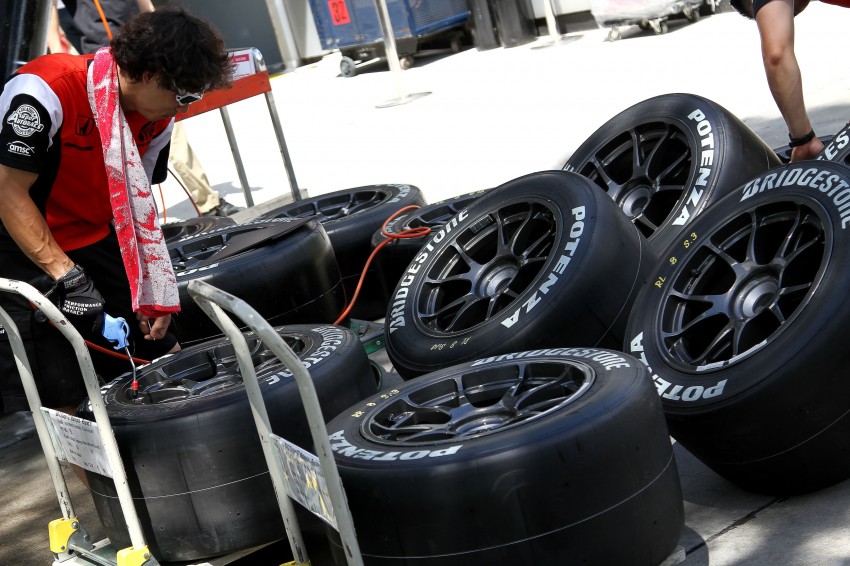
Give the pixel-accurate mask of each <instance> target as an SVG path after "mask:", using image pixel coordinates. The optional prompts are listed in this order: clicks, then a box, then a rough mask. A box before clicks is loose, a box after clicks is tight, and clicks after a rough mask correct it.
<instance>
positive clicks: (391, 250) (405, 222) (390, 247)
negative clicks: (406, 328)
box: [372, 190, 487, 287]
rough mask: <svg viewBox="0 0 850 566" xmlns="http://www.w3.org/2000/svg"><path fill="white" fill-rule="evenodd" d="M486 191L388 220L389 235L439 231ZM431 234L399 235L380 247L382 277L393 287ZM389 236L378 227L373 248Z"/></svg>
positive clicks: (431, 205)
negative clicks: (424, 230)
mask: <svg viewBox="0 0 850 566" xmlns="http://www.w3.org/2000/svg"><path fill="white" fill-rule="evenodd" d="M486 192H487V190H483V191H475V192H473V193H467V194H464V195H460V196H457V197H453V198H450V199H446V200H441V201H439V202H435V203H433V204H429V205H427V206H423V207H421V208H419V209H416V210H411V211H410V212H406V213H404V214H402V215H401V216H397V217H395V218H394V219H393V220H392V222H389V223H388V224H387V227H386V231H387V233H388V234H399V233H401V232H404V231H405V230H412V229H416V228H430V229H431V231H432V232H436V231H437V230H440V229H441V228H443V227H444V226H445V225H446V224H447V223H448V222H449V221H450V220H451V219H452V218H453V217H454V216H455V215H456V214H457V213H458V212H460V211H461V210H463V209H464V208H466V206H468V205H469V204H470V203H472V202H473V201H475V199H477V198H478V197H480V196H481V195H483V194H484V193H486ZM429 237H430V235H427V236H421V237H419V238H399V239H396V240H393V241H391V242H390V243H389V244H387V245H386V246H384V247H383V248H381V251H380V252H378V255H377V256H375V260H374V261H375V265H376V267H377V269H378V272H379V273H380V277H381V279H382V280H384V281H385V282H387V283H388V284H389V285H390V286H391V287H395V285H396V284H397V283H398V280H399V279H401V276H402V274H403V273H404V270H405V269H407V266H408V265H409V264H410V262H411V261H413V260H414V259H415V258H416V254H417V253H418V252H419V250H420V249H422V246H423V245H425V242H426V241H428V238H429ZM386 239H387V237H386V236H384V234H383V232H382V231H381V229H380V228H379V229H378V230H376V231H375V233H374V234H373V235H372V249H373V250H374V249H375V248H376V247H378V245H380V243H381V242H383V241H384V240H386Z"/></svg>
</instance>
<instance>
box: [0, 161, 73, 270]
mask: <svg viewBox="0 0 850 566" xmlns="http://www.w3.org/2000/svg"><path fill="white" fill-rule="evenodd" d="M36 178H38V175H37V174H36V173H30V172H28V171H22V170H20V169H13V168H11V167H6V166H5V165H0V221H2V222H3V226H5V227H6V230H7V231H8V232H9V234H10V235H11V236H12V239H14V240H15V243H17V244H18V247H20V248H21V250H22V251H23V252H24V253H25V254H26V256H27V257H28V258H30V259H31V260H32V261H33V263H35V264H36V265H38V266H39V267H40V268H41V269H42V270H43V271H44V272H45V273H47V274H48V275H50V276H51V277H52V278H53V279H59V278H60V277H62V276H63V275H64V274H65V273H67V272H68V271H69V270H70V269H71V268H72V267H74V262H73V261H71V258H69V257H68V256H67V255H65V252H63V251H62V249H61V248H60V247H59V244H57V243H56V240H54V239H53V235H52V234H51V233H50V229H49V228H48V226H47V222H46V221H45V220H44V217H43V216H42V215H41V213H40V212H39V211H38V207H36V205H35V203H34V202H33V201H32V199H31V198H30V195H29V189H30V187H31V186H32V185H33V183H35V180H36Z"/></svg>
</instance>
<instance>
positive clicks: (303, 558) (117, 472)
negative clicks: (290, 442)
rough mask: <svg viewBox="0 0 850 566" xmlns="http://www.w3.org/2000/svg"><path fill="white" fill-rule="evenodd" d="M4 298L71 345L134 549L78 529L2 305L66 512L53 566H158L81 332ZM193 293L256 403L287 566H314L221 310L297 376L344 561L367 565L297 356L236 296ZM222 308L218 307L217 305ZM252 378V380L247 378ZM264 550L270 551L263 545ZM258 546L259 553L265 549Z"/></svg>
mask: <svg viewBox="0 0 850 566" xmlns="http://www.w3.org/2000/svg"><path fill="white" fill-rule="evenodd" d="M0 291H2V292H7V293H17V294H19V295H22V296H23V297H24V298H26V299H27V300H28V301H29V302H30V303H32V304H33V305H35V307H37V308H38V309H39V310H40V311H41V312H42V313H44V314H45V316H46V317H47V318H48V320H50V321H51V322H52V323H53V325H54V326H55V327H56V328H57V329H58V330H59V332H61V333H62V335H63V336H64V337H65V338H66V339H67V340H68V341H69V342H70V343H71V345H72V347H73V348H74V352H75V354H76V356H77V360H78V362H79V364H80V369H81V371H82V376H83V380H84V383H85V387H86V393H87V394H88V397H89V400H90V401H91V406H92V412H93V413H94V417H95V423H96V425H95V427H96V433H97V434H98V435H99V437H100V441H101V443H102V446H103V453H104V456H105V459H106V461H107V462H108V464H109V467H110V468H111V471H112V476H113V481H114V483H115V488H116V491H117V494H118V501H119V504H120V506H121V510H122V513H123V514H124V519H125V521H126V524H127V527H128V531H129V535H130V541H131V545H132V546H130V547H129V548H124V549H115V548H113V547H112V546H111V544H110V543H109V541H108V540H107V539H104V540H102V541H99V542H97V543H92V542H91V537H90V536H89V534H88V532H87V531H86V529H85V527H84V526H83V525H82V524H81V522H80V521H79V519H78V518H77V516H76V513H75V512H74V508H73V505H72V503H71V499H70V495H69V492H68V488H67V485H66V482H65V477H64V475H63V473H62V469H61V467H60V465H59V462H60V461H62V460H65V458H64V457H63V456H64V454H62V453H61V451H60V450H58V449H57V446H58V445H57V444H55V431H53V426H52V424H51V423H50V421H49V420H48V419H47V418H45V415H44V413H43V412H42V409H43V408H42V406H41V398H40V395H39V393H38V389H37V388H36V385H35V380H34V378H33V374H32V369H31V366H30V363H29V360H28V358H27V355H26V351H25V349H24V344H23V340H22V339H21V335H20V331H19V330H18V328H17V325H16V324H15V322H14V321H13V320H12V318H11V316H10V315H9V314H8V313H7V312H6V310H5V309H3V307H2V306H0V326H3V327H4V329H5V330H6V333H7V334H8V336H9V342H10V345H11V348H12V353H13V355H14V357H15V363H16V365H17V367H18V371H19V373H20V375H21V381H22V383H23V387H24V393H25V394H26V397H27V402H28V404H29V407H30V410H31V411H32V416H33V422H34V424H35V428H36V433H37V436H38V439H39V442H40V444H41V448H42V451H43V452H44V455H45V457H46V459H47V467H48V471H49V473H50V477H51V480H52V482H53V486H54V489H55V491H56V496H57V499H58V500H59V507H60V510H61V513H62V518H61V519H55V520H53V521H50V522H49V524H48V532H49V546H50V551H51V552H52V553H53V555H54V558H55V560H54V562H53V565H54V566H70V565H81V566H83V565H86V566H90V565H93V564H97V565H103V566H159V564H160V563H159V562H158V561H157V559H156V558H155V557H154V556H153V555H152V554H151V553H150V551H149V549H148V547H147V544H146V542H145V539H144V534H143V532H142V527H141V523H140V521H139V516H138V514H137V512H136V508H135V506H134V504H133V499H132V495H131V493H130V489H129V484H128V482H127V474H126V471H125V468H124V464H123V461H122V460H121V456H120V453H119V450H118V445H117V443H116V441H115V435H114V432H113V430H112V426H111V424H110V422H109V417H108V415H107V412H106V407H105V405H104V404H103V400H102V398H101V394H100V385H99V383H98V378H97V376H96V374H95V370H94V366H93V364H92V361H91V356H90V354H89V352H88V349H87V348H86V345H85V341H84V340H83V338H82V336H80V334H79V332H77V330H76V329H75V328H74V327H73V326H72V325H71V324H70V323H69V322H68V319H67V318H65V316H64V315H63V314H62V312H61V311H60V310H59V309H58V307H56V305H54V304H53V303H52V302H51V301H50V300H49V299H47V298H46V297H45V296H44V295H42V294H41V293H40V292H39V291H38V290H36V289H35V288H34V287H32V286H31V285H29V284H27V283H24V282H22V281H15V280H11V279H4V278H0ZM189 291H190V294H191V295H192V296H193V298H194V299H195V301H197V302H198V303H199V304H200V305H201V307H202V308H203V309H204V311H205V312H206V313H207V314H208V315H209V316H210V317H211V318H212V319H213V321H214V322H215V323H216V324H217V325H218V326H219V328H221V329H222V331H223V332H224V334H225V335H226V336H227V337H228V338H230V340H231V342H232V344H233V347H234V349H235V351H236V354H237V359H238V361H239V365H240V368H241V369H242V372H243V380H244V382H245V389H246V391H247V393H248V399H249V402H250V404H251V408H252V412H253V414H254V420H255V423H256V424H257V429H258V433H259V435H260V440H261V443H262V446H263V452H264V455H265V457H266V462H267V464H268V466H269V471H270V475H271V477H272V480H273V485H274V488H275V494H276V497H277V499H278V504H279V506H280V509H281V514H282V516H283V519H284V525H285V527H286V533H287V536H288V538H289V543H290V547H291V549H292V556H293V557H294V558H295V560H294V561H292V562H290V563H287V564H286V565H285V566H302V565H303V566H309V564H310V562H309V559H308V558H307V553H306V550H305V548H304V542H303V537H302V535H301V530H300V527H299V525H298V521H297V519H296V517H295V510H294V507H293V505H292V501H291V499H290V498H289V497H288V496H287V495H286V492H285V490H284V488H283V479H282V475H283V472H282V469H283V468H282V465H281V462H280V460H279V459H278V458H279V456H275V453H274V452H273V451H272V446H271V443H272V442H279V441H281V439H280V437H276V436H275V435H274V434H272V433H271V431H270V426H269V420H268V415H267V413H266V409H265V404H264V403H263V400H262V394H261V393H260V388H259V384H258V382H257V377H256V372H255V371H254V366H253V363H252V362H251V357H250V354H249V353H248V347H247V343H246V341H245V338H244V337H243V335H242V333H241V332H240V331H239V329H238V328H237V327H236V325H235V324H234V323H233V322H232V321H231V320H230V319H229V318H228V317H227V316H225V315H224V314H223V311H222V310H221V306H223V307H225V308H227V309H228V310H230V311H231V312H232V313H234V314H236V315H237V316H239V317H240V318H241V319H242V320H243V321H244V322H245V323H246V324H247V325H248V326H249V327H251V328H252V329H253V330H254V331H255V332H256V333H257V335H258V336H259V337H260V338H261V339H262V340H263V341H264V343H265V344H266V345H267V346H268V347H269V349H270V350H271V351H272V352H274V353H275V354H276V355H277V356H278V358H279V359H280V360H281V361H282V362H283V363H284V365H285V366H286V368H287V369H288V370H289V371H290V372H291V373H292V374H293V376H294V378H295V380H296V383H297V385H298V389H299V392H300V393H301V396H302V400H303V402H304V404H305V412H306V414H307V419H308V421H309V424H310V430H311V432H312V434H313V440H314V443H315V445H316V446H317V447H318V450H319V461H320V466H321V471H322V473H323V474H324V477H325V478H326V480H327V484H328V491H329V497H330V500H331V504H332V506H333V510H334V512H335V515H336V521H337V524H338V525H339V531H340V536H341V539H342V541H343V548H344V549H345V554H346V559H347V561H348V564H349V566H362V564H363V559H362V556H361V554H360V549H359V546H358V544H357V540H356V538H355V536H354V527H353V521H352V519H351V512H350V510H349V508H348V503H347V501H346V499H345V493H344V491H343V488H342V483H341V481H340V479H339V473H338V471H337V468H336V463H335V461H334V460H333V455H332V452H331V448H330V443H329V442H328V439H327V437H328V434H327V428H326V427H325V425H324V419H323V417H322V413H321V408H320V407H319V402H318V398H317V396H316V391H315V387H314V386H313V382H312V380H311V379H310V376H309V374H308V372H307V370H306V369H305V368H304V366H303V365H302V364H301V363H300V361H299V360H298V358H297V356H296V355H295V354H294V353H293V352H292V350H291V349H290V348H289V347H288V346H287V345H286V344H285V343H284V342H283V340H282V339H281V338H280V336H279V335H278V334H277V333H276V332H275V331H274V330H273V329H272V327H271V325H269V323H268V322H267V321H266V320H265V319H263V318H262V317H261V316H260V315H259V314H258V313H257V312H256V311H255V310H254V309H252V308H251V307H250V306H249V305H248V304H247V303H245V302H244V301H242V300H241V299H238V298H236V297H234V296H232V295H229V294H227V293H225V292H223V291H221V290H219V289H217V288H215V287H213V286H211V285H209V284H206V283H203V282H201V281H195V282H192V283H191V284H190V285H189ZM219 305H221V306H219ZM246 378H247V379H246ZM65 461H67V460H65ZM262 546H265V545H262ZM262 546H261V547H262ZM261 547H256V548H253V549H246V550H242V551H239V552H235V553H231V554H229V555H226V556H222V557H218V558H215V559H211V560H210V561H209V562H205V563H203V564H198V565H196V566H223V565H225V564H229V563H230V562H233V561H235V560H237V559H239V558H242V557H244V556H247V555H249V554H250V553H252V552H254V551H255V550H257V549H258V548H261Z"/></svg>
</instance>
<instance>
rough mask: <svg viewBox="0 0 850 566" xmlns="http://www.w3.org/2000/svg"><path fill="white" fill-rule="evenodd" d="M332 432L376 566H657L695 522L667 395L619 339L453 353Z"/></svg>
mask: <svg viewBox="0 0 850 566" xmlns="http://www.w3.org/2000/svg"><path fill="white" fill-rule="evenodd" d="M328 433H329V434H330V440H331V448H332V449H333V451H334V452H335V459H336V462H337V465H338V467H339V472H340V476H341V479H342V483H343V485H344V487H345V491H346V496H347V499H348V502H349V505H350V507H351V512H352V515H353V519H354V524H355V526H356V528H357V539H358V542H359V545H360V549H361V551H362V553H363V555H364V562H365V563H366V564H367V565H370V566H373V565H380V566H403V565H410V564H416V565H419V566H479V565H480V566H485V565H486V566H502V565H505V566H507V565H511V566H513V565H518V564H522V565H523V566H532V565H539V566H544V565H545V566H548V565H552V564H588V565H614V564H616V565H617V566H629V565H642V566H646V565H655V564H660V563H661V562H662V561H663V560H664V559H665V558H666V557H667V556H668V555H669V554H670V553H671V552H672V551H673V549H674V548H675V546H676V543H677V542H678V540H679V537H680V534H681V531H682V527H683V524H684V511H683V503H682V493H681V488H680V485H679V476H678V473H677V469H676V463H675V460H674V458H673V453H672V447H671V443H670V438H669V436H668V434H667V429H666V426H665V423H664V416H663V413H662V411H661V407H660V403H659V402H658V396H657V395H656V393H655V390H654V388H653V387H652V385H651V382H650V380H649V375H648V372H647V369H646V367H645V366H644V365H643V364H641V363H640V362H638V361H637V360H636V359H634V358H632V357H630V356H627V355H625V354H621V353H618V352H612V351H607V350H594V349H582V350H577V349H567V348H556V349H551V350H541V351H537V352H523V353H520V354H510V355H506V356H499V357H497V358H489V359H485V360H478V361H475V362H471V363H467V364H463V365H460V366H455V367H452V368H449V369H446V370H443V371H440V372H435V373H432V374H428V375H425V376H421V377H419V378H417V379H415V380H411V381H408V382H406V383H404V384H402V385H400V386H398V387H397V388H396V389H392V390H385V391H384V392H383V393H382V394H379V395H375V396H373V397H371V398H369V399H366V400H364V401H362V402H360V403H358V404H357V405H355V406H354V407H352V408H351V409H349V410H348V411H345V412H344V413H342V414H340V415H339V416H338V417H337V418H335V419H334V420H333V421H331V423H330V424H329V425H328ZM334 535H335V533H331V537H330V538H331V541H332V548H333V547H334V546H335V547H336V553H337V554H341V553H340V549H339V542H338V540H339V539H338V537H336V536H334ZM337 563H338V564H343V563H344V562H340V561H338V562H337Z"/></svg>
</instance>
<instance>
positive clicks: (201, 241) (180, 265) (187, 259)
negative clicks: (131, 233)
mask: <svg viewBox="0 0 850 566" xmlns="http://www.w3.org/2000/svg"><path fill="white" fill-rule="evenodd" d="M258 229H260V228H258V227H256V226H245V227H244V228H241V229H240V228H232V229H230V230H227V231H224V232H220V233H217V234H209V235H207V236H199V237H198V238H197V240H194V241H187V242H185V243H178V244H172V245H170V246H168V253H169V255H170V257H171V265H172V267H173V268H174V272H175V273H180V272H183V271H187V270H189V269H192V268H195V267H198V266H200V265H201V264H205V263H207V262H208V261H209V260H210V258H212V257H213V256H215V254H217V253H218V252H220V251H221V250H223V249H224V248H225V247H226V246H232V245H234V243H235V242H234V240H237V239H238V238H240V236H247V235H250V233H252V232H253V231H254V230H258Z"/></svg>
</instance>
